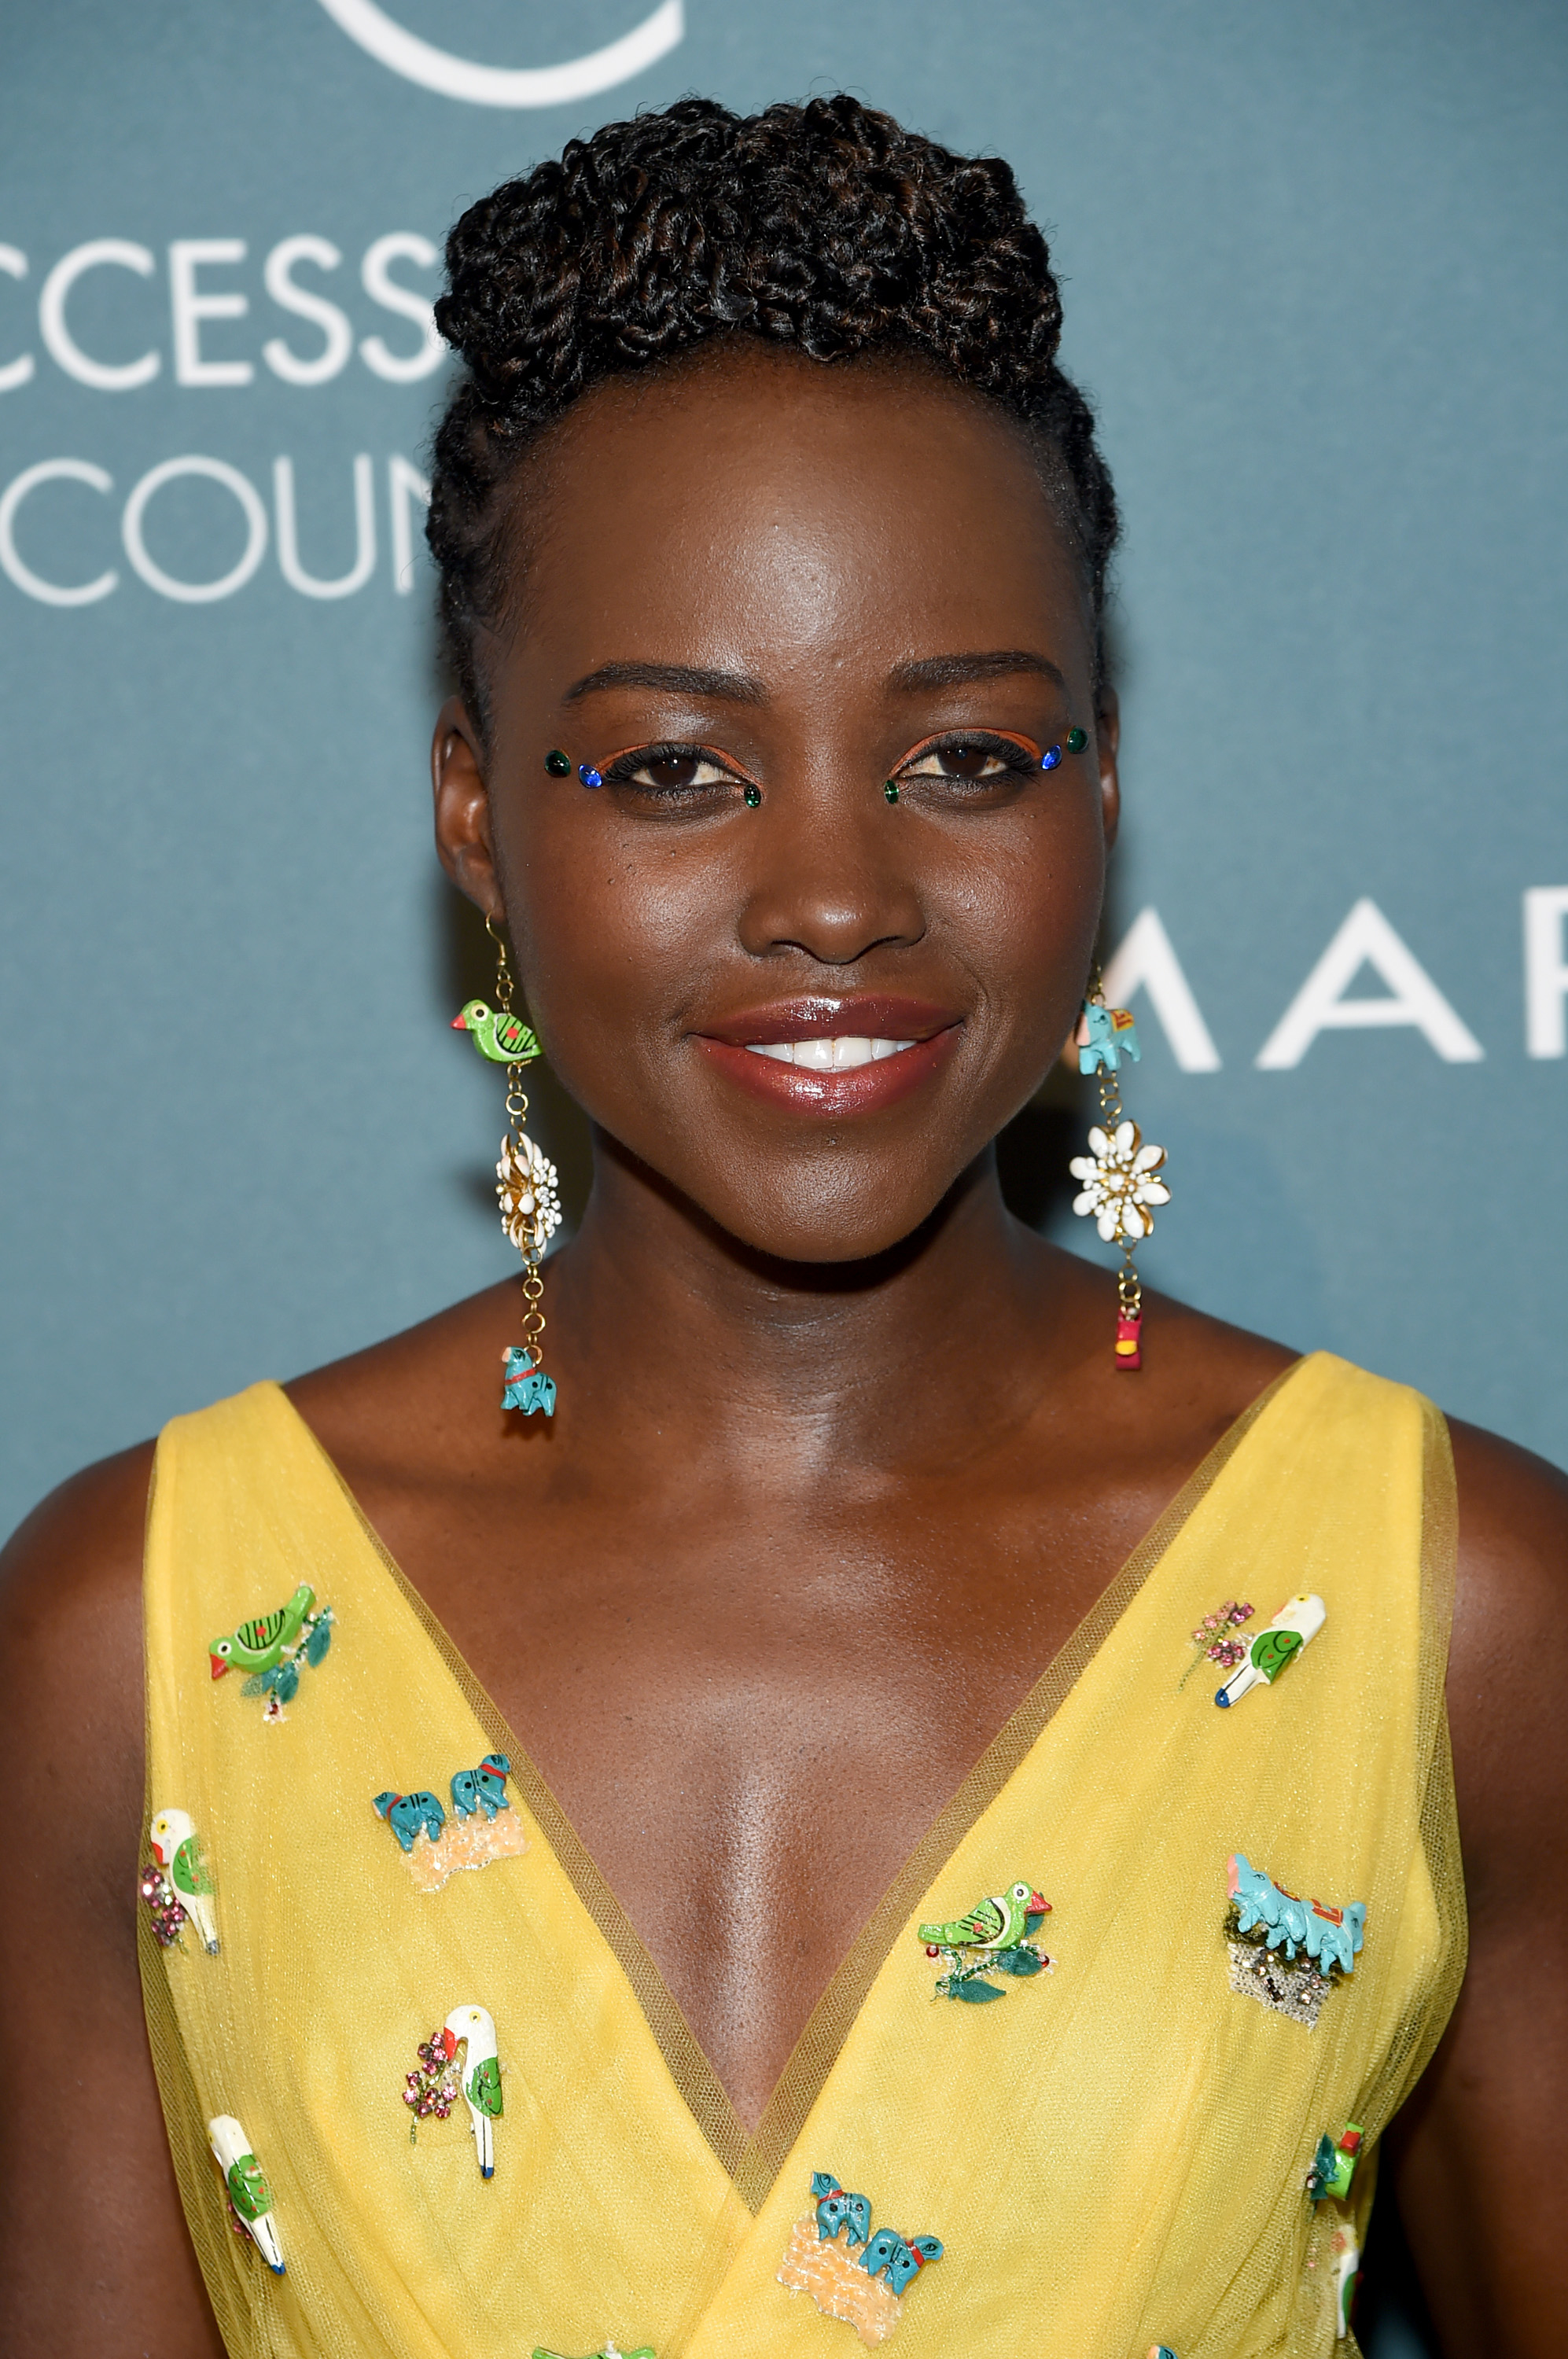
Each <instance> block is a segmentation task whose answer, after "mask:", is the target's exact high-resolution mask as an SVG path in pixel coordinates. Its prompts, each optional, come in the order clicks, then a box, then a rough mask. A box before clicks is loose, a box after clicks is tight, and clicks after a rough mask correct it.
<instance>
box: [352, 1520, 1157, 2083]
mask: <svg viewBox="0 0 1568 2359" xmlns="http://www.w3.org/2000/svg"><path fill="white" fill-rule="evenodd" d="M1160 1504H1163V1503H1162V1502H1161V1501H1160V1500H1159V1499H1158V1498H1151V1496H1150V1495H1149V1487H1147V1486H1144V1485H1138V1484H1128V1485H1127V1488H1126V1490H1125V1491H1124V1492H1123V1493H1122V1494H1121V1495H1119V1497H1118V1498H1117V1500H1116V1503H1115V1505H1114V1507H1113V1508H1112V1510H1111V1511H1107V1507H1106V1502H1105V1493H1104V1491H1103V1489H1102V1490H1101V1491H1100V1492H1099V1493H1098V1494H1097V1495H1096V1499H1095V1504H1094V1513H1093V1514H1092V1515H1091V1514H1088V1513H1086V1512H1085V1511H1084V1508H1083V1503H1082V1502H1081V1501H1080V1500H1079V1499H1078V1498H1077V1496H1076V1495H1074V1494H1073V1491H1072V1490H1071V1489H1070V1488H1065V1487H1063V1486H1061V1485H1057V1486H1054V1487H1053V1486H1051V1484H1040V1483H1024V1482H1019V1481H1018V1480H1017V1479H1003V1477H1002V1476H1001V1474H1000V1473H996V1474H994V1475H993V1478H992V1479H991V1480H990V1481H989V1482H985V1483H975V1484H971V1485H967V1486H957V1487H955V1486H953V1485H950V1484H927V1483H910V1482H903V1483H899V1484H886V1483H884V1484H866V1483H863V1482H856V1483H854V1484H844V1483H841V1484H837V1485H836V1486H833V1487H832V1488H828V1487H825V1486H824V1487H823V1488H820V1489H816V1490H812V1491H808V1492H806V1493H804V1494H803V1495H796V1496H792V1497H780V1496H777V1495H776V1496H773V1497H772V1498H770V1499H768V1500H763V1501H759V1500H757V1498H756V1497H754V1496H748V1495H746V1494H745V1493H744V1492H741V1491H738V1490H736V1489H735V1488H734V1487H732V1486H731V1485H729V1484H705V1483H700V1482H698V1481H696V1480H694V1479H693V1480H689V1481H687V1482H684V1483H680V1484H664V1485H659V1486H658V1487H657V1488H651V1489H645V1490H644V1491H643V1492H642V1493H641V1494H640V1495H638V1496H637V1498H636V1499H635V1501H633V1500H629V1499H627V1498H626V1497H625V1496H624V1495H623V1496H621V1497H620V1498H618V1499H617V1498H616V1497H615V1494H614V1493H613V1492H612V1491H610V1490H609V1489H608V1488H607V1487H605V1486H599V1487H598V1488H597V1489H596V1491H595V1493H594V1494H593V1495H590V1496H588V1497H582V1496H573V1495H571V1494H570V1493H569V1494H568V1495H566V1496H564V1497H562V1498H561V1499H559V1500H552V1499H550V1498H549V1497H546V1498H544V1499H541V1500H540V1501H539V1503H538V1504H537V1505H536V1506H535V1508H534V1510H533V1511H532V1512H531V1513H530V1515H529V1516H528V1517H527V1519H526V1521H525V1522H524V1524H523V1525H522V1527H519V1525H518V1523H517V1518H516V1517H515V1513H512V1512H509V1511H508V1506H506V1504H504V1503H503V1502H502V1501H501V1500H500V1499H496V1500H495V1501H486V1500H485V1498H484V1497H483V1496H482V1495H480V1496H475V1495H474V1493H473V1492H472V1491H470V1492H469V1493H468V1494H467V1495H465V1496H464V1497H463V1499H462V1500H458V1499H456V1498H454V1497H452V1496H451V1495H448V1496H447V1497H446V1498H445V1499H444V1500H443V1499H440V1498H436V1497H426V1498H424V1499H423V1500H421V1501H419V1503H417V1504H414V1503H407V1502H405V1503H404V1504H403V1505H402V1506H401V1507H399V1506H398V1505H397V1503H396V1502H394V1501H393V1500H391V1499H388V1500H387V1502H386V1503H385V1504H384V1506H383V1513H382V1517H378V1518H377V1520H378V1521H379V1522H381V1523H382V1526H383V1529H384V1534H385V1537H386V1538H387V1540H388V1543H389V1545H391V1546H392V1548H393V1549H394V1552H395V1553H396V1554H397V1556H398V1558H399V1560H400V1561H401V1562H402V1563H403V1565H404V1567H405V1570H406V1571H408V1574H409V1576H410V1578H412V1579H413V1581H414V1582H415V1584H416V1586H417V1587H418V1588H419V1590H420V1592H421V1593H422V1594H423V1595H424V1596H425V1597H426V1599H427V1601H428V1602H429V1603H430V1605H431V1606H432V1608H433V1609H434V1611H435V1612H436V1613H437V1614H438V1615H439V1617H440V1618H441V1621H442V1622H443V1623H444V1625H445V1626H446V1627H447V1629H448V1630H449V1632H450V1633H451V1635H452V1638H453V1640H454V1641H455V1643H456V1644H457V1646H458V1647H459V1649H460V1651H461V1652H462V1653H463V1655H464V1656H465V1658H467V1660H468V1661H469V1663H470V1664H471V1665H472V1666H473V1667H474V1670H475V1672H476V1673H477V1675H478V1677H479V1678H480V1680H481V1681H482V1682H483V1683H484V1685H485V1687H486V1689H487V1690H488V1691H489V1692H490V1694H491V1696H492V1697H493V1698H494V1700H495V1703H496V1704H497V1706H498V1707H499V1709H500V1711H501V1712H502V1714H503V1716H504V1717H505V1718H506V1721H507V1723H508V1724H509V1725H510V1726H511V1727H512V1728H513V1729H514V1730H515V1731H516V1732H517V1736H518V1738H519V1739H520V1741H521V1742H522V1744H523V1745H525V1746H526V1747H527V1749H528V1753H529V1755H530V1756H531V1757H532V1759H533V1760H534V1762H535V1764H536V1765H537V1767H539V1770H540V1772H541V1773H542V1775H543V1777H545V1779H546V1781H547V1783H548V1784H549V1785H550V1787H551V1788H552V1789H553V1791H554V1792H555V1794H556V1797H557V1799H558V1800H559V1801H560V1803H561V1807H562V1809H563V1810H565V1812H566V1814H567V1816H568V1818H569V1819H570V1820H571V1821H572V1825H573V1827H574V1828H575V1830H576V1832H577V1833H578V1834H579V1836H580V1837H581V1838H582V1840H583V1843H584V1844H585V1845H586V1847H587V1849H588V1851H589V1852H590V1854H592V1856H593V1859H594V1861H595V1862H596V1864H597V1865H598V1866H599V1868H600V1870H601V1872H602V1874H603V1875H604V1877H605V1879H606V1881H607V1882H608V1884H609V1886H611V1888H612V1890H613V1891H614V1893H615V1897H616V1898H617V1900H618V1901H619V1902H620V1904H621V1906H622V1907H623V1908H624V1909H625V1910H626V1915H627V1916H628V1917H629V1919H630V1920H631V1923H632V1925H633V1926H634V1928H635V1930H636V1931H637V1934H638V1936H639V1937H640V1938H641V1940H642V1941H643V1942H644V1944H645V1945H646V1946H647V1948H648V1951H649V1952H650V1953H651V1955H652V1957H653V1959H654V1962H655V1963H656V1965H657V1966H658V1967H659V1971H660V1973H661V1974H662V1975H663V1977H664V1979H665V1981H666V1982H667V1983H668V1984H669V1985H670V1989H671V1990H672V1992H673V1993H674V1995H675V1996H676V1998H677V2000H678V2002H679V2004H680V2005H681V2009H682V2012H683V2013H684V2014H685V2015H686V2017H687V2018H688V2020H689V2021H690V2022H691V2026H692V2028H693V2029H694V2031H695V2032H696V2034H697V2037H698V2038H699V2040H700V2042H701V2044H702V2048H703V2049H704V2051H705V2052H706V2053H707V2055H708V2057H709V2058H710V2060H711V2061H712V2062H713V2064H714V2066H715V2069H716V2070H717V2071H718V2073H719V2076H720V2078H721V2079H722V2080H723V2081H724V2084H725V2086H726V2088H727V2089H728V2091H729V2093H730V2094H731V2097H732V2100H733V2101H734V2102H735V2105H736V2108H737V2110H738V2111H739V2112H741V2114H742V2115H743V2117H746V2118H755V2117H756V2115H757V2114H758V2113H760V2111H761V2108H762V2105H763V2104H764V2103H765V2102H766V2098H767V2096H768V2092H769V2091H770V2090H771V2088H772V2086H773V2084H774V2082H776V2081H777V2079H778V2077H779V2072H780V2071H782V2069H783V2066H784V2063H785V2062H786V2060H788V2057H789V2051H790V2049H792V2048H793V2046H794V2043H795V2040H796V2038H798V2037H799V2034H800V2030H801V2029H802V2027H803V2026H804V2024H805V2021H806V2019H807V2017H809V2015H810V2013H811V2008H812V2006H813V2005H814V2004H815V2002H816V2001H817V1999H818V1998H819V1997H820V1996H821V1995H822V1991H823V1989H824V1988H825V1986H826V1984H827V1983H828V1982H829V1980H830V1978H831V1976H832V1974H833V1970H834V1968H835V1967H836V1966H837V1964H838V1963H839V1962H840V1960H841V1959H842V1958H843V1957H844V1953H845V1952H846V1951H848V1949H849V1948H850V1946H851V1944H852V1942H853V1941H854V1940H855V1936H856V1934H857V1933H858V1932H859V1930H860V1929H861V1927H862V1926H863V1925H864V1924H865V1923H866V1919H867V1918H868V1917H869V1916H870V1914H871V1912H872V1911H873V1909H874V1908H875V1907H876V1905H877V1901H878V1900H879V1899H880V1898H881V1897H882V1895H883V1893H884V1892H885V1890H886V1889H887V1886H888V1885H889V1883H890V1882H891V1880H892V1878H893V1877H894V1875H896V1874H897V1872H898V1868H899V1867H900V1866H901V1864H903V1862H904V1861H905V1860H906V1859H907V1858H908V1857H909V1854H911V1853H912V1852H913V1851H914V1850H915V1848H916V1846H917V1845H918V1844H919V1843H920V1840H921V1838H922V1836H923V1835H924V1834H925V1833H926V1832H927V1830H928V1829H929V1828H930V1827H931V1823H932V1821H934V1820H935V1819H936V1818H937V1817H938V1815H939V1813H940V1812H941V1811H942V1809H943V1807H944V1805H945V1804H946V1803H947V1802H948V1801H949V1800H950V1799H951V1798H952V1796H953V1793H954V1792H955V1791H956V1790H957V1788H959V1787H960V1786H961V1785H962V1784H963V1782H964V1777H966V1775H967V1774H968V1772H969V1771H970V1770H971V1769H972V1768H973V1767H974V1765H975V1762H976V1761H977V1760H978V1758H979V1757H980V1756H981V1755H982V1754H983V1753H984V1752H985V1748H986V1746H987V1745H988V1744H989V1743H990V1741H991V1739H992V1738H993V1737H994V1736H995V1734H996V1731H997V1730H998V1729H999V1728H1000V1727H1001V1726H1002V1725H1003V1723H1005V1722H1006V1721H1007V1718H1008V1715H1009V1714H1010V1713H1011V1712H1013V1711H1014V1710H1015V1708H1016V1707H1017V1706H1018V1704H1019V1702H1020V1701H1022V1699H1023V1698H1024V1697H1025V1696H1026V1695H1027V1694H1028V1693H1029V1690H1030V1689H1031V1688H1032V1687H1033V1686H1034V1684H1035V1682H1036V1681H1037V1680H1038V1679H1039V1678H1040V1674H1041V1672H1042V1671H1043V1670H1044V1669H1045V1668H1046V1666H1047V1665H1048V1664H1049V1663H1050V1662H1051V1658H1053V1657H1054V1656H1055V1655H1056V1654H1057V1652H1058V1651H1059V1649H1060V1648H1061V1647H1062V1644H1063V1643H1064V1641H1065V1640H1066V1639H1067V1638H1068V1637H1069V1636H1070V1635H1071V1633H1072V1632H1073V1629H1074V1628H1075V1627H1076V1625H1078V1623H1079V1622H1080V1621H1081V1620H1082V1619H1083V1614H1085V1613H1086V1612H1087V1611H1088V1609H1089V1608H1090V1607H1091V1606H1092V1604H1093V1603H1094V1601H1095V1599H1096V1598H1097V1597H1098V1596H1099V1595H1100V1594H1101V1593H1102V1592H1103V1591H1104V1590H1105V1586H1106V1584H1107V1583H1108V1582H1110V1581H1111V1579H1112V1578H1113V1577H1114V1575H1115V1573H1116V1570H1117V1568H1118V1566H1119V1565H1120V1564H1121V1562H1122V1561H1123V1560H1124V1559H1125V1558H1126V1556H1127V1553H1128V1551H1129V1549H1131V1548H1132V1546H1133V1545H1135V1543H1136V1541H1137V1539H1138V1537H1139V1535H1140V1533H1141V1531H1142V1530H1143V1529H1144V1528H1145V1527H1146V1526H1147V1524H1148V1522H1149V1520H1150V1519H1151V1517H1152V1515H1153V1514H1154V1513H1155V1512H1157V1511H1158V1506H1160ZM387 1524H390V1526H391V1528H387Z"/></svg>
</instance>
